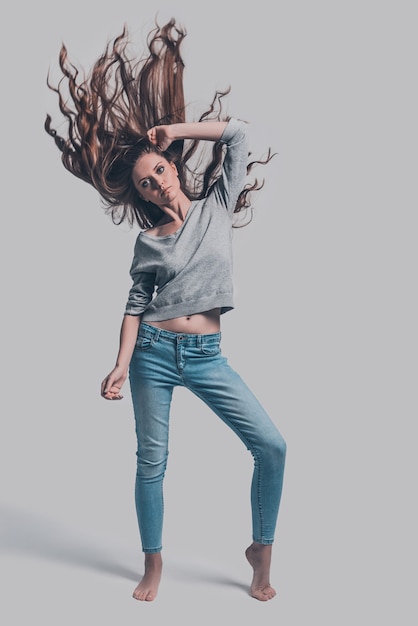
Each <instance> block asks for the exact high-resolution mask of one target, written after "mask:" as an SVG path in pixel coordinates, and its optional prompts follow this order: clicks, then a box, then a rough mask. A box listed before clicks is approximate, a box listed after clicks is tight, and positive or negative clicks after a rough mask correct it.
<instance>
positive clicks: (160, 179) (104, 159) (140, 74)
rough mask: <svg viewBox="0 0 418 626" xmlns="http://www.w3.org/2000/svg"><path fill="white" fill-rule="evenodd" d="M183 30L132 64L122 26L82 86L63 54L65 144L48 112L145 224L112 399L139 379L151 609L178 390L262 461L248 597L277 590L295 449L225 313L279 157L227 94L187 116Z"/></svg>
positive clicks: (66, 156) (141, 496)
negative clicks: (228, 338) (234, 353)
mask: <svg viewBox="0 0 418 626" xmlns="http://www.w3.org/2000/svg"><path fill="white" fill-rule="evenodd" d="M184 36H185V31H184V30H183V29H181V28H180V27H179V26H178V25H176V23H175V21H174V20H170V22H169V23H168V24H166V25H165V26H163V27H162V28H160V27H158V26H157V27H156V29H155V30H153V31H152V32H151V33H150V35H149V39H148V42H147V46H148V51H149V55H148V56H147V57H144V58H143V59H142V60H141V61H138V62H137V63H135V64H133V63H132V62H131V61H129V57H128V55H127V52H126V47H127V44H128V38H127V32H126V30H124V31H123V33H122V34H121V35H120V36H119V37H118V38H116V39H115V40H114V42H113V44H112V45H108V46H107V48H106V50H105V52H104V54H103V55H102V56H101V57H100V58H99V59H98V60H97V62H96V63H95V65H94V67H93V69H92V71H91V73H90V75H89V76H88V77H87V78H85V77H83V78H82V79H80V78H79V76H80V73H79V71H78V70H77V69H76V68H75V67H74V66H73V65H72V64H71V63H69V61H68V57H67V51H66V49H65V47H64V46H63V47H62V49H61V53H60V67H61V70H62V72H63V77H64V78H63V80H62V81H61V82H60V84H59V86H58V87H53V86H51V85H49V86H50V88H51V89H53V90H54V91H56V93H57V95H58V100H59V105H60V109H61V112H62V113H63V115H64V116H65V118H66V120H67V122H68V133H67V136H66V137H65V138H64V137H61V136H58V135H57V133H56V131H55V130H54V129H53V128H52V127H51V118H50V117H49V116H47V119H46V122H45V129H46V131H47V132H48V133H49V134H50V135H51V136H53V137H54V139H55V142H56V144H57V146H58V147H59V149H60V150H61V152H62V160H63V163H64V166H65V167H66V168H67V169H68V170H69V171H70V172H71V173H73V174H74V175H75V176H78V177H80V178H82V179H83V180H85V181H86V182H88V183H89V184H91V185H93V186H94V187H95V188H96V189H97V191H98V192H99V194H100V195H101V197H102V199H103V200H104V201H105V202H106V206H107V210H108V211H109V212H110V214H111V215H112V218H113V220H114V222H115V223H117V224H120V223H121V222H122V221H125V220H126V221H128V223H130V224H131V225H132V224H134V223H136V224H137V225H138V226H139V228H140V232H139V235H138V237H137V241H136V245H135V251H134V258H133V262H132V266H131V276H132V288H131V290H130V292H129V295H128V299H127V304H126V310H125V315H124V318H123V322H122V327H121V331H120V347H119V351H118V355H117V359H116V365H115V366H114V368H113V369H112V370H111V372H110V373H109V374H108V375H107V376H106V377H105V379H104V380H103V382H102V385H101V394H102V396H103V398H105V399H107V400H119V399H121V398H122V395H121V389H122V386H123V384H124V383H125V381H126V379H127V377H128V375H129V382H130V389H131V396H132V402H133V408H134V415H135V420H136V433H137V440H138V448H137V473H136V484H135V502H136V509H137V514H138V524H139V530H140V536H141V542H142V550H143V552H144V554H145V573H144V576H143V578H142V580H141V581H140V582H139V584H138V586H137V587H136V589H135V591H134V594H133V595H134V597H135V598H136V599H138V600H146V601H151V600H154V598H155V597H156V595H157V590H158V585H159V582H160V577H161V571H162V558H161V550H162V524H163V479H164V474H165V470H166V464H167V455H168V431H169V413H170V404H171V398H172V393H173V389H174V387H176V386H183V387H186V388H188V389H190V390H191V391H192V392H193V393H194V394H196V396H198V397H199V398H200V399H202V400H203V402H205V403H206V404H207V405H208V406H209V407H210V408H211V409H212V411H213V412H214V413H215V414H216V415H217V416H218V417H219V418H220V419H222V420H223V421H224V422H225V423H226V424H227V425H228V426H229V427H230V428H231V429H232V430H233V431H234V432H235V433H236V434H237V435H238V437H240V439H241V440H242V442H243V443H244V445H245V446H246V447H247V448H248V450H249V451H250V452H251V454H252V456H253V459H254V473H253V479H252V485H251V509H252V528H253V534H252V543H251V545H250V546H249V547H248V548H247V550H246V556H247V559H248V561H249V563H250V565H251V566H252V568H253V579H252V583H251V587H250V593H251V595H252V596H254V597H255V598H257V599H258V600H262V601H265V600H269V599H271V598H273V597H274V595H275V590H274V589H273V587H272V586H271V584H270V565H271V552H272V545H273V541H274V532H275V527H276V522H277V515H278V511H279V504H280V498H281V491H282V482H283V472H284V463H285V453H286V444H285V442H284V440H283V438H282V436H281V435H280V433H279V431H278V430H277V428H276V426H275V425H274V423H273V421H272V420H271V419H270V417H269V416H268V415H267V413H266V412H265V410H264V409H263V407H262V406H261V404H260V403H259V402H258V400H257V399H256V398H255V397H254V395H253V394H252V392H251V391H250V390H249V388H248V387H247V386H246V384H245V383H244V382H243V380H242V379H241V378H240V377H239V375H238V374H237V373H236V372H235V371H234V370H233V369H232V368H231V367H230V366H229V364H228V362H227V359H226V358H225V357H224V356H223V355H222V353H221V349H220V319H221V315H222V314H224V313H226V312H227V311H229V310H231V309H232V308H233V307H234V301H233V280H232V228H233V227H234V226H235V225H236V224H235V221H234V220H235V216H236V213H239V212H240V211H241V210H242V209H249V208H250V207H251V204H250V200H249V197H250V193H251V192H253V191H257V190H258V189H260V187H261V186H260V185H258V184H257V181H255V182H254V183H253V184H252V185H249V184H247V185H245V179H246V176H247V174H249V172H250V171H251V169H252V167H253V166H254V165H255V164H261V163H266V162H267V161H268V160H269V159H270V154H269V156H268V157H267V159H266V160H265V161H253V162H252V163H248V157H249V151H248V141H247V132H246V131H247V124H246V123H244V122H242V121H239V120H238V119H235V118H227V117H223V116H222V103H221V100H222V97H224V96H225V95H226V93H216V94H215V97H214V99H213V101H212V103H211V106H210V107H209V110H208V111H207V112H205V113H204V114H203V115H202V116H201V117H200V119H199V120H198V121H196V122H186V120H185V102H184V94H183V67H184V64H183V59H182V57H181V54H180V47H181V42H182V40H183V38H184ZM65 85H66V86H67V91H66V92H65V93H64V91H65V90H64V86H65ZM202 142H210V145H211V146H212V152H211V155H210V157H206V161H205V159H204V155H203V152H201V154H200V160H199V159H198V160H197V162H196V160H195V165H194V167H191V166H190V160H191V157H193V156H194V155H196V154H199V152H198V151H199V149H200V147H201V145H202ZM202 163H203V165H202ZM250 334H251V332H249V335H250Z"/></svg>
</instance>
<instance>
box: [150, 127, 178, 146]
mask: <svg viewBox="0 0 418 626" xmlns="http://www.w3.org/2000/svg"><path fill="white" fill-rule="evenodd" d="M147 137H148V139H149V140H150V142H151V143H152V144H153V145H154V146H156V147H157V148H158V149H159V150H161V151H162V152H164V151H165V150H167V148H168V147H169V146H170V145H171V143H172V142H173V137H171V133H170V125H169V124H162V125H161V126H153V127H152V128H150V129H149V130H148V131H147Z"/></svg>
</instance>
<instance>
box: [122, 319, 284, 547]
mask: <svg viewBox="0 0 418 626" xmlns="http://www.w3.org/2000/svg"><path fill="white" fill-rule="evenodd" d="M220 342H221V333H213V334H208V335H198V334H184V333H173V332H171V331H167V330H162V329H160V328H156V327H154V326H151V325H149V324H146V323H144V322H142V323H141V325H140V328H139V333H138V339H137V342H136V346H135V349H134V353H133V356H132V359H131V363H130V368H129V381H130V387H131V394H132V402H133V408H134V415H135V424H136V435H137V440H138V447H137V471H136V481H135V504H136V511H137V515H138V525H139V532H140V536H141V543H142V550H143V552H145V553H155V552H160V551H161V549H162V529H163V515H164V500H163V480H164V475H165V471H166V467H167V458H168V439H169V415H170V405H171V399H172V394H173V390H174V388H175V387H177V386H179V387H186V388H187V389H189V390H190V391H191V392H193V393H194V394H195V395H196V396H197V397H198V398H200V399H201V400H202V401H203V402H204V403H205V404H206V405H207V406H208V407H209V408H210V409H211V410H212V411H213V412H214V413H215V414H216V415H217V416H218V417H219V418H220V419H221V420H223V422H225V424H227V426H229V427H230V428H231V429H232V430H233V431H234V432H235V433H236V434H237V435H238V437H239V438H240V439H241V441H242V442H243V443H244V444H245V446H246V447H247V449H248V450H249V451H250V452H251V454H252V457H253V461H254V471H253V477H252V481H251V512H252V536H253V541H256V542H258V543H262V544H272V543H273V540H274V532H275V527H276V522H277V516H278V511H279V505H280V498H281V493H282V485H283V472H284V465H285V456H286V443H285V441H284V439H283V437H282V436H281V434H280V433H279V431H278V429H277V428H276V426H275V425H274V423H273V421H272V420H271V419H270V417H269V416H268V414H267V413H266V411H265V410H264V408H263V407H262V406H261V404H260V403H259V401H258V400H257V399H256V397H255V396H254V395H253V393H252V392H251V391H250V390H249V388H248V387H247V385H246V384H245V383H244V381H243V380H242V379H241V377H240V376H239V375H238V374H237V373H236V372H235V371H234V369H233V368H232V367H231V366H230V365H229V364H228V362H227V359H226V358H225V357H224V356H223V355H222V352H221V347H220Z"/></svg>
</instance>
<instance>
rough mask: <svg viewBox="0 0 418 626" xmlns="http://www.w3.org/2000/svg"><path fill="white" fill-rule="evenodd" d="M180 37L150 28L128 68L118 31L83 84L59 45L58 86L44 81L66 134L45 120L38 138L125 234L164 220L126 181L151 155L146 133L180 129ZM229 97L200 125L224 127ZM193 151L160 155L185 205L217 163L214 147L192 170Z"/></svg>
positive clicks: (243, 199) (124, 37) (246, 199)
mask: <svg viewBox="0 0 418 626" xmlns="http://www.w3.org/2000/svg"><path fill="white" fill-rule="evenodd" d="M185 36H186V31H185V30H184V28H182V27H180V26H179V25H178V24H176V22H175V20H174V19H171V20H170V21H169V22H168V23H167V24H165V25H164V26H162V27H160V26H158V24H156V27H155V28H154V29H153V30H152V31H151V32H150V33H149V35H148V39H147V55H146V56H144V57H142V58H140V59H139V60H135V61H134V60H132V59H131V58H130V57H129V55H128V50H127V48H128V44H129V38H128V31H127V28H126V26H125V27H124V28H123V31H122V33H121V34H120V35H119V36H118V37H116V38H115V39H114V40H113V42H110V43H108V44H107V46H106V48H105V51H104V52H103V54H102V55H101V56H100V57H99V58H98V59H97V61H96V62H95V63H94V65H93V67H92V69H91V70H90V73H89V74H88V75H87V76H86V75H85V74H84V73H83V72H81V71H80V70H79V69H78V68H77V67H76V66H75V65H73V64H72V63H71V62H70V60H69V58H68V53H67V49H66V47H65V45H64V44H63V45H62V47H61V50H60V54H59V67H60V69H61V72H62V77H61V79H60V81H59V82H58V85H57V86H54V85H52V84H51V82H50V80H49V77H48V79H47V85H48V87H49V88H50V89H51V90H52V91H54V92H55V93H56V94H57V96H58V104H59V108H60V111H61V113H62V114H63V116H64V118H65V120H66V122H67V133H66V137H63V136H61V135H59V134H58V133H57V131H56V130H55V129H54V128H53V127H52V126H51V122H52V120H51V116H50V115H47V116H46V120H45V130H46V132H47V133H48V134H49V135H51V136H52V137H53V138H54V140H55V144H56V146H57V147H58V148H59V150H60V151H61V159H62V162H63V164H64V166H65V168H66V169H67V170H68V171H70V172H71V173H72V174H74V175H75V176H77V177H78V178H81V179H82V180H84V181H85V182H87V183H89V184H90V185H92V186H93V187H94V188H95V189H96V190H97V191H98V192H99V194H100V196H101V198H102V201H103V204H104V207H105V209H106V212H107V213H109V214H110V215H111V217H112V220H113V222H114V223H115V224H121V223H122V222H125V221H127V222H128V223H129V224H130V225H131V226H132V225H133V224H137V225H138V226H139V227H140V228H141V229H146V228H149V227H152V226H154V225H155V224H156V223H157V222H158V221H159V220H160V219H161V217H162V215H163V212H162V210H161V209H160V208H159V207H157V206H156V205H154V204H152V203H151V202H145V201H143V200H142V199H141V198H140V196H139V194H138V191H137V189H136V188H135V186H134V184H133V181H132V169H133V167H134V165H135V163H136V161H137V160H138V158H139V157H140V156H141V154H143V153H144V152H157V150H156V148H155V147H154V146H153V145H152V144H151V143H150V142H149V141H148V139H147V136H146V132H147V130H148V129H149V128H152V127H153V126H157V125H159V124H173V123H179V122H185V121H186V105H185V100H184V90H183V70H184V62H183V58H182V55H181V43H182V41H183V39H184V37H185ZM228 93H229V90H226V91H217V92H216V93H215V95H214V97H213V100H212V102H211V103H210V105H209V107H208V109H207V111H205V112H204V113H202V115H201V116H200V118H199V121H205V120H218V121H227V120H228V119H229V118H228V117H227V116H225V115H224V114H223V110H222V98H224V97H225V96H226V95H227V94H228ZM198 147H199V141H198V140H193V141H191V140H190V141H188V142H187V145H186V144H185V142H184V141H175V142H173V143H172V144H171V145H170V147H169V148H168V150H167V151H166V152H164V153H163V154H164V156H165V157H166V158H167V159H168V160H169V161H171V162H174V163H175V165H176V167H177V171H178V175H179V180H180V184H181V186H182V189H183V191H184V192H185V194H186V195H187V196H188V197H189V199H191V200H195V199H200V198H203V197H205V196H206V195H207V194H208V193H210V189H211V187H212V185H213V183H214V182H215V181H216V179H217V177H218V176H219V173H220V169H221V165H222V160H223V155H224V152H223V145H222V144H221V142H219V141H218V142H214V143H213V147H212V151H211V154H210V155H206V157H204V156H203V155H200V158H198V159H197V161H196V159H195V162H194V163H195V164H194V166H193V167H192V166H191V165H190V159H191V158H192V157H193V156H195V155H196V152H197V150H198ZM249 156H250V153H249ZM271 158H272V155H271V152H270V149H269V151H268V154H267V157H266V158H265V159H264V160H260V159H259V160H257V159H256V160H253V161H251V162H249V163H248V164H247V174H249V173H250V171H251V169H252V168H253V166H254V165H257V164H265V163H267V162H268V161H269V160H270V159H271ZM263 184H264V181H262V182H261V183H259V182H258V181H257V179H255V180H254V182H253V183H252V184H246V185H245V187H244V188H243V189H242V190H241V192H240V194H239V196H238V200H237V203H236V206H235V210H234V212H235V213H239V212H241V211H243V210H245V211H247V210H249V211H250V213H251V211H252V207H251V201H250V194H251V192H253V191H257V190H259V189H261V187H262V186H263ZM250 219H251V217H250ZM247 221H248V220H247ZM245 223H246V222H245ZM240 225H243V222H242V221H240Z"/></svg>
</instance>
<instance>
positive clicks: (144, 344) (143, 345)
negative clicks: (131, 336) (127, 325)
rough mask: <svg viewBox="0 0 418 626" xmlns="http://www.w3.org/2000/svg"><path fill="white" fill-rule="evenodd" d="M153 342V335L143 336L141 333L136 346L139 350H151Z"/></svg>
mask: <svg viewBox="0 0 418 626" xmlns="http://www.w3.org/2000/svg"><path fill="white" fill-rule="evenodd" d="M152 344H153V341H152V339H151V337H143V336H142V335H140V336H139V337H138V339H137V340H136V344H135V348H137V349H138V350H149V349H150V348H151V346H152Z"/></svg>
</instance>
